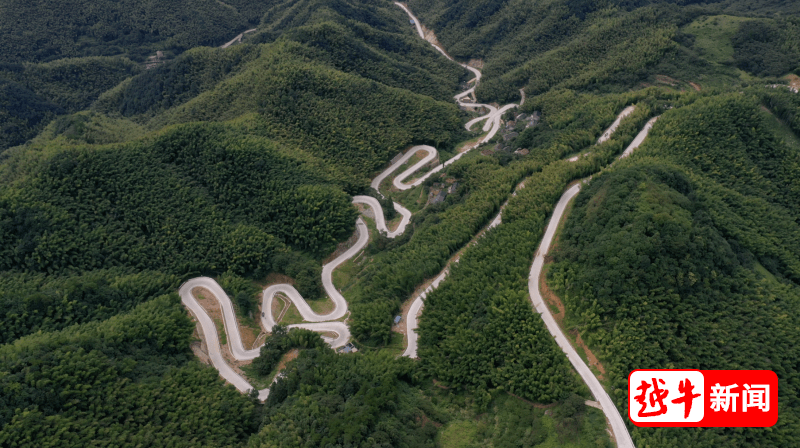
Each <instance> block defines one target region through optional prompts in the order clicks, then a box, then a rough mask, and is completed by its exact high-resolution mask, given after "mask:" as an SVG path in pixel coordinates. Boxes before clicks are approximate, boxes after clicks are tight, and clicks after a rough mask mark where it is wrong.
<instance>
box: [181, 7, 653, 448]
mask: <svg viewBox="0 0 800 448" xmlns="http://www.w3.org/2000/svg"><path fill="white" fill-rule="evenodd" d="M395 4H396V5H398V6H399V7H400V8H402V9H403V10H404V11H405V12H406V13H407V14H408V15H409V17H411V19H412V20H413V21H414V25H415V27H416V29H417V32H418V34H419V35H420V37H421V38H423V39H425V33H424V31H423V29H422V26H421V24H420V22H419V20H418V19H417V18H416V17H415V16H414V15H413V14H412V13H411V11H409V10H408V8H407V7H406V6H405V5H403V4H401V3H398V2H396V3H395ZM240 38H241V37H240V36H237V38H235V39H234V41H235V40H237V39H240ZM234 41H231V42H230V43H233V42H234ZM230 43H229V44H227V45H230ZM431 45H433V46H434V48H436V49H437V50H438V51H439V52H440V53H441V54H443V55H444V56H445V57H447V58H448V59H450V60H451V61H454V60H453V58H451V57H450V56H449V55H448V54H447V53H446V52H445V51H444V50H443V49H442V48H440V47H439V46H438V45H436V44H434V43H432V42H431ZM454 62H456V61H454ZM459 65H461V66H462V67H464V68H465V69H467V70H469V71H471V72H472V73H474V74H475V78H474V79H472V80H470V83H471V84H473V86H472V87H471V88H470V89H468V90H466V91H465V92H462V93H460V94H458V95H456V96H455V97H454V99H455V101H456V102H457V103H458V104H459V105H462V106H468V107H474V108H485V109H487V110H488V111H489V112H488V113H487V114H486V115H484V116H481V117H477V118H475V119H472V120H470V121H469V122H467V124H466V125H465V127H466V128H467V130H470V129H471V128H472V126H474V125H475V124H476V123H479V122H481V121H483V120H486V123H484V126H483V131H484V132H488V134H487V135H486V136H485V137H484V138H482V139H481V140H480V142H479V144H482V143H486V142H488V141H489V140H491V138H492V137H494V135H495V134H496V133H497V132H498V131H499V129H500V125H501V120H502V115H503V113H505V111H507V110H509V109H511V108H514V107H518V105H517V104H507V105H505V106H503V107H500V108H497V107H494V106H491V105H488V104H476V103H474V102H473V103H466V102H464V101H463V100H464V99H465V98H466V97H468V96H474V92H475V88H476V87H477V85H478V83H479V82H480V78H481V72H480V71H479V70H477V69H475V68H474V67H470V66H468V65H466V64H461V63H459ZM521 96H522V101H524V98H525V97H524V91H521ZM632 112H633V106H629V107H628V108H626V109H625V110H623V111H622V113H620V115H619V116H618V117H617V119H616V120H615V121H614V123H613V124H612V125H611V127H609V129H608V130H607V131H606V132H605V133H603V134H602V135H601V137H600V139H599V140H598V144H599V143H602V142H603V141H605V140H607V139H608V138H610V136H611V135H612V134H613V132H614V131H615V130H616V129H617V127H618V126H619V124H620V122H621V121H622V119H623V118H625V117H626V116H627V115H629V114H630V113H632ZM656 119H657V117H656V118H654V119H652V120H650V121H649V122H648V123H647V125H646V126H645V128H644V129H643V130H642V132H641V133H640V134H639V135H638V136H637V137H636V139H635V140H634V142H633V143H631V145H630V146H629V147H628V148H627V149H626V150H625V152H624V153H623V154H622V155H621V156H620V158H624V157H626V156H628V155H629V154H630V153H631V152H632V151H633V150H634V149H635V148H636V147H638V146H639V144H641V143H642V141H644V139H645V138H646V136H647V133H648V132H649V130H650V129H651V128H652V126H653V123H654V122H655V120H656ZM476 146H477V145H476ZM418 151H424V152H426V153H427V154H426V155H425V156H424V157H423V158H422V159H421V160H420V161H418V162H417V163H415V164H414V165H413V166H411V167H409V168H408V169H406V170H404V171H403V172H402V173H400V174H398V175H397V176H396V177H395V178H394V180H393V182H392V184H393V185H394V187H395V188H398V189H400V190H407V189H410V188H413V187H415V186H418V185H420V184H421V183H422V182H424V181H425V179H427V178H428V177H429V176H431V175H432V174H434V173H436V172H439V171H441V170H442V169H444V167H446V166H448V165H449V164H452V163H453V162H455V161H456V160H458V159H459V158H461V157H462V156H463V155H464V154H466V152H463V153H460V154H457V155H456V156H454V157H453V158H451V159H449V160H447V161H446V162H444V163H442V164H440V165H438V166H436V167H434V168H433V169H431V170H430V171H429V172H428V173H426V174H425V175H424V176H422V177H421V178H418V179H416V180H415V181H412V182H409V183H406V182H404V181H405V180H406V179H408V178H409V177H411V176H412V175H413V174H414V173H416V172H418V171H419V170H421V169H422V168H423V167H424V166H426V165H428V164H429V163H430V162H431V161H432V160H434V159H435V158H436V157H438V152H437V151H436V149H435V148H433V147H431V146H427V145H419V146H414V147H412V148H410V149H409V150H408V151H407V152H406V153H405V154H404V155H403V156H402V157H401V158H400V159H399V160H397V161H396V162H394V163H393V164H392V165H391V166H389V167H388V168H387V169H386V170H384V171H383V172H382V173H380V174H379V175H378V176H376V177H375V178H374V179H373V181H372V182H371V187H372V188H373V189H374V190H375V191H377V192H378V193H379V194H380V191H379V188H380V184H381V183H382V182H383V180H384V179H386V178H387V177H388V176H390V175H391V174H392V173H393V172H395V171H396V170H397V169H399V168H400V167H401V166H402V165H403V164H405V163H406V162H407V161H408V160H409V159H411V158H412V157H413V156H414V155H415V154H417V152H418ZM578 157H579V156H576V157H575V158H573V159H574V160H577V159H578ZM573 159H569V160H571V161H574V160H573ZM584 182H586V181H584ZM521 187H522V184H520V185H519V186H518V187H517V188H521ZM579 191H580V184H577V185H575V186H573V187H572V188H570V189H568V190H567V191H566V192H565V193H564V195H563V196H562V197H561V200H559V202H558V204H557V205H556V208H555V210H554V211H553V215H552V217H551V219H550V222H549V224H548V227H547V229H546V232H545V235H544V237H543V239H542V243H541V245H540V247H539V250H538V251H537V253H536V256H535V258H534V261H533V265H532V268H531V273H530V277H529V283H528V288H529V293H530V296H531V301H532V303H533V306H534V307H535V309H536V310H537V311H538V312H539V313H540V314H541V315H542V319H543V320H544V322H545V325H546V326H547V328H548V330H549V331H550V333H551V334H552V335H553V337H554V339H555V341H556V343H557V344H558V345H559V347H561V348H562V350H564V352H565V353H566V355H567V357H568V359H569V360H570V362H571V363H572V365H573V366H574V367H575V369H576V370H577V371H578V373H579V374H580V375H581V378H583V380H584V381H585V382H586V384H587V385H588V386H589V388H590V390H591V391H592V394H593V395H594V396H595V398H596V399H597V401H598V402H599V403H600V406H601V407H602V409H603V412H604V413H605V414H606V417H607V418H608V420H609V422H610V424H611V427H612V430H613V432H614V437H615V438H616V441H617V445H618V446H619V447H623V448H633V447H634V445H633V441H632V439H631V437H630V434H629V433H628V431H627V428H626V426H625V423H624V420H623V419H622V417H621V416H620V414H619V412H618V411H617V409H616V407H615V406H614V404H613V402H612V401H611V399H610V397H609V396H608V394H607V393H606V391H605V390H604V389H603V387H602V385H601V384H600V382H599V381H598V380H597V378H596V377H595V376H594V375H593V374H592V372H591V370H590V369H589V368H588V366H587V365H586V363H584V362H583V360H582V359H581V358H580V356H578V354H577V352H575V350H574V349H573V348H572V346H571V345H570V343H569V340H568V339H567V338H566V337H565V336H564V334H563V332H562V331H561V329H560V328H559V327H558V325H557V323H556V322H555V320H554V319H553V317H552V314H551V313H550V311H549V309H548V307H547V305H546V304H545V303H544V300H543V299H542V296H541V293H540V291H539V278H540V277H541V273H542V267H543V266H544V256H545V255H546V254H547V252H548V251H549V248H550V245H551V244H552V240H553V236H554V235H555V231H556V228H557V227H558V223H559V222H560V220H561V219H562V216H563V214H564V210H565V209H566V206H567V204H568V203H569V201H570V200H571V199H572V198H573V197H574V196H575V195H577V194H578V192H579ZM353 203H356V204H362V205H365V206H367V207H370V208H372V210H373V212H374V216H375V224H376V227H377V229H378V230H379V231H380V232H383V233H385V234H386V235H387V236H388V237H389V238H395V237H397V236H398V235H401V234H402V233H403V232H404V231H405V228H406V226H407V224H408V223H409V221H410V218H411V212H410V211H409V210H407V209H405V208H404V207H402V206H401V205H400V204H398V203H396V202H395V203H394V204H393V205H394V208H395V209H396V210H397V211H398V212H399V213H400V214H401V216H402V219H401V221H400V223H399V224H398V225H397V227H396V228H395V229H394V230H390V229H389V228H388V227H387V225H386V220H385V218H384V213H383V209H382V208H381V205H380V202H379V201H378V200H377V199H375V198H373V197H370V196H354V197H353ZM504 206H505V204H503V207H501V209H500V211H499V212H498V214H497V216H496V217H495V218H494V219H493V220H492V221H491V222H490V224H489V225H487V227H486V228H485V229H484V230H483V231H482V232H481V233H479V235H476V237H475V239H477V238H479V237H480V236H481V235H482V234H483V233H484V232H485V231H487V230H489V229H491V228H493V227H496V226H498V225H500V224H501V223H502V210H503V208H504ZM356 231H357V233H358V238H357V241H356V242H355V243H354V244H353V245H352V246H351V247H350V248H349V249H347V250H346V251H345V252H344V253H342V254H341V255H339V256H338V257H336V258H335V259H334V260H333V261H331V262H330V263H327V264H325V265H324V266H323V269H322V281H323V286H324V288H325V291H326V293H327V294H328V296H329V297H330V299H331V300H332V302H333V303H334V309H333V310H332V311H331V312H330V313H328V314H324V315H323V314H318V313H316V312H314V311H313V310H312V309H311V307H310V306H309V305H308V303H307V302H306V301H305V300H304V299H303V297H302V296H301V295H300V294H299V292H298V291H297V290H296V289H295V288H294V287H293V286H291V285H289V284H278V285H271V286H269V287H267V288H265V290H264V292H263V295H262V307H261V309H262V311H263V312H262V316H261V325H262V327H263V328H264V329H267V330H270V329H271V328H272V327H273V326H274V325H275V319H274V317H273V315H272V304H273V301H274V300H275V298H276V295H277V294H279V293H280V294H283V295H284V296H286V297H287V298H288V299H289V300H291V302H292V303H293V304H294V306H295V307H296V309H297V310H298V312H299V313H300V315H301V316H302V317H303V319H304V320H305V321H307V323H302V324H296V325H290V326H289V327H290V328H306V329H309V330H313V331H319V332H332V333H335V334H336V335H337V337H335V338H330V337H323V338H324V339H325V340H326V342H327V343H329V344H330V345H331V346H332V347H339V346H342V345H344V344H346V343H347V341H348V340H349V338H350V332H349V330H348V327H347V325H346V323H345V322H341V321H338V320H340V319H342V318H343V317H345V315H346V314H347V301H346V300H345V298H344V297H343V296H342V294H341V293H340V292H339V291H338V290H337V289H336V287H335V285H334V284H333V279H332V274H333V271H334V270H335V269H336V268H337V267H338V266H339V265H341V264H342V263H344V262H345V261H347V260H349V259H350V258H352V257H354V256H356V255H357V254H358V253H359V252H360V251H361V250H362V249H363V248H364V247H365V246H366V245H367V244H368V242H369V231H368V228H367V225H366V223H365V222H364V221H363V219H362V218H358V220H357V221H356ZM475 239H473V241H474V240H475ZM457 261H458V259H457V258H456V259H455V260H454V262H457ZM448 272H449V265H447V266H445V268H444V269H443V270H442V272H441V273H440V274H439V275H438V276H436V277H435V278H434V280H433V281H432V282H431V284H430V285H429V286H428V287H427V288H426V289H425V290H424V291H423V292H422V293H420V294H419V295H418V296H417V297H416V298H414V300H413V302H412V305H411V307H410V309H409V311H408V313H407V315H406V326H407V327H406V328H407V335H408V347H407V349H406V351H405V352H404V353H403V356H408V357H412V358H415V357H416V356H417V346H418V344H417V334H416V328H417V324H418V323H417V315H418V314H419V313H420V312H421V310H422V308H423V307H424V299H425V297H426V296H427V294H429V293H430V292H431V291H432V290H433V289H435V288H437V287H438V286H439V284H440V283H441V282H442V281H443V280H444V279H445V278H446V276H447V274H448ZM195 288H205V289H206V290H208V291H209V292H210V293H211V294H212V295H213V296H214V297H215V298H216V300H217V301H218V303H219V306H220V310H221V311H222V315H223V325H224V331H225V333H226V335H227V340H228V344H227V345H228V347H229V349H230V352H231V353H230V354H231V356H232V357H233V358H234V359H236V360H238V361H248V360H252V359H254V358H256V357H257V356H258V355H259V352H260V347H258V348H253V349H246V348H245V347H244V344H243V342H242V339H241V335H240V331H239V327H238V322H237V319H236V315H235V312H234V308H233V304H232V302H231V300H230V298H229V297H228V295H227V294H226V293H225V291H224V290H223V289H222V288H221V287H220V286H219V284H217V282H216V281H214V280H213V279H211V278H208V277H198V278H194V279H191V280H189V281H187V282H186V283H184V284H183V285H181V288H180V290H179V294H180V297H181V301H182V303H183V304H184V305H185V306H186V308H187V309H188V310H189V311H190V312H191V313H192V314H193V315H194V316H195V317H196V318H197V321H198V324H199V325H200V327H201V330H202V335H203V338H204V339H205V342H206V345H207V347H208V354H209V357H210V359H211V362H212V364H213V365H214V367H215V368H216V369H217V370H218V371H219V374H220V376H222V377H223V378H224V379H225V380H226V381H228V382H229V383H231V384H233V385H234V386H235V387H236V388H237V389H238V390H240V391H242V392H244V393H247V392H249V391H251V390H252V389H253V386H252V385H251V384H250V383H249V382H248V381H247V380H246V379H245V378H244V377H242V376H241V375H240V374H239V373H238V372H237V371H236V370H235V369H233V368H232V367H231V366H230V365H229V364H228V363H227V362H226V360H225V357H224V356H223V354H222V347H221V345H220V340H219V335H218V334H217V328H216V326H215V324H214V321H213V319H212V318H211V317H210V316H209V315H208V312H207V311H206V310H205V308H203V307H202V306H201V305H200V304H199V302H198V301H197V299H196V298H195V297H194V295H193V294H192V290H193V289H195ZM268 396H269V389H262V390H259V391H258V397H259V399H260V400H262V401H263V400H266V399H267V397H268Z"/></svg>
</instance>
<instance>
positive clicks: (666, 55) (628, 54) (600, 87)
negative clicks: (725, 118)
mask: <svg viewBox="0 0 800 448" xmlns="http://www.w3.org/2000/svg"><path fill="white" fill-rule="evenodd" d="M698 3H703V5H702V6H700V5H698ZM754 3H756V4H754ZM767 3H768V2H740V1H735V0H733V1H720V2H696V1H691V0H689V1H680V0H678V1H675V0H641V1H629V0H621V1H617V0H615V1H603V2H599V1H561V0H552V1H542V2H533V3H532V2H527V1H523V0H514V1H499V0H498V1H483V2H477V3H476V2H471V1H468V0H461V1H456V2H452V1H443V0H440V1H433V2H430V1H410V2H409V5H410V7H411V8H412V9H413V10H414V11H415V12H416V13H417V14H418V16H419V17H420V18H421V19H422V21H423V22H424V23H425V24H426V25H428V26H429V27H431V28H432V29H434V30H436V32H437V36H438V38H439V40H440V41H441V42H442V43H443V44H444V45H445V47H446V48H447V49H448V51H449V52H450V54H452V55H453V56H454V57H456V58H458V59H463V60H468V59H470V58H482V59H484V60H485V64H484V70H483V72H484V75H485V76H486V77H487V78H488V79H487V80H486V81H485V82H483V83H482V84H481V86H480V87H479V88H478V92H477V93H478V96H479V97H480V98H482V99H486V100H491V99H498V98H499V99H501V100H509V99H513V98H517V97H518V96H519V93H518V90H519V89H520V88H524V89H525V91H526V92H527V93H528V94H529V95H531V94H537V93H543V92H546V91H547V90H548V89H550V88H554V87H568V88H580V89H590V90H595V91H601V92H608V91H612V92H613V91H622V90H623V89H628V88H631V87H635V86H641V84H642V83H649V84H652V83H657V82H663V80H664V79H663V78H661V77H659V75H661V76H668V77H671V78H672V79H673V81H667V82H670V83H672V82H679V81H681V80H682V81H684V82H687V81H691V82H694V83H700V84H706V83H710V84H713V85H719V84H720V83H721V82H722V81H723V80H724V81H725V82H726V83H728V84H730V83H740V82H741V80H740V79H738V78H739V77H738V75H737V73H736V72H735V71H734V70H732V68H733V66H736V65H738V66H740V67H741V68H744V69H746V70H749V71H754V74H762V75H764V74H769V75H782V74H785V72H787V71H789V70H793V69H795V68H798V67H797V65H798V63H799V62H800V60H798V59H797V56H796V55H797V51H798V44H799V43H800V40H798V33H797V25H796V18H794V17H790V18H787V19H777V20H776V19H774V18H770V19H761V20H760V21H758V22H755V21H753V22H745V24H744V25H743V28H742V30H740V31H739V32H738V33H737V35H736V39H735V40H734V44H735V45H736V47H737V51H736V61H735V63H734V61H730V62H731V63H730V64H717V61H715V60H714V59H713V58H712V57H709V55H708V54H704V53H703V51H702V50H703V48H702V46H696V45H695V38H696V37H701V38H702V37H704V36H702V35H699V36H696V33H695V31H694V30H690V29H688V28H687V27H688V26H690V25H691V24H692V23H693V21H696V20H702V19H704V18H705V17H708V16H714V15H717V14H723V13H730V12H735V13H737V14H742V13H746V14H761V15H767V14H771V13H774V12H778V11H780V12H784V11H785V12H787V13H789V12H792V13H794V14H797V13H798V12H800V11H797V7H796V5H793V4H791V3H792V2H783V3H782V4H780V5H777V4H771V5H768V4H767ZM676 4H677V5H681V7H676ZM720 17H722V18H723V20H724V18H726V17H728V16H720ZM737 25H738V24H737ZM756 30H758V31H756ZM704 31H706V30H701V32H704ZM729 42H730V36H727V35H726V36H718V38H717V39H716V40H714V41H713V43H712V45H713V46H714V47H725V46H726V45H730V44H729ZM676 80H677V81H676Z"/></svg>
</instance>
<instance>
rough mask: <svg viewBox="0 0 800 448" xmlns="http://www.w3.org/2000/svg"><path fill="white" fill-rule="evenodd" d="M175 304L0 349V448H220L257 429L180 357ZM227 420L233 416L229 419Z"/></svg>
mask: <svg viewBox="0 0 800 448" xmlns="http://www.w3.org/2000/svg"><path fill="white" fill-rule="evenodd" d="M192 330H193V325H192V324H191V323H190V322H189V320H188V319H187V318H186V316H185V311H184V310H183V307H182V306H181V305H180V301H179V300H178V297H177V295H176V294H171V295H169V296H161V297H158V298H156V299H152V300H150V301H149V302H147V303H145V304H142V305H139V306H138V307H136V308H135V309H134V310H132V311H130V312H128V313H123V314H119V315H117V316H114V317H112V318H110V319H108V320H106V321H104V322H101V323H93V324H85V325H76V326H72V327H70V328H68V329H65V330H61V331H56V332H48V333H39V334H35V335H31V336H26V337H24V338H21V339H18V340H16V341H15V342H13V343H11V344H8V345H4V346H2V348H0V362H2V372H3V374H2V376H0V390H2V391H3V393H2V394H0V444H2V445H4V446H31V447H33V446H89V445H91V444H92V443H94V442H95V441H97V440H102V441H103V443H104V444H109V445H115V446H141V445H148V446H187V447H188V446H221V445H228V444H236V443H241V442H243V441H245V440H246V438H247V436H248V435H249V434H250V433H252V432H253V431H254V430H255V429H256V428H257V426H258V420H257V419H256V416H257V415H258V413H257V412H256V407H255V405H254V404H253V403H252V402H251V401H250V400H249V399H248V398H247V397H246V396H243V395H241V394H240V393H239V392H238V391H236V390H235V389H233V388H232V387H221V385H220V380H219V378H218V376H217V372H216V371H215V370H213V369H209V368H205V367H201V365H200V364H199V363H198V362H197V361H196V360H194V356H193V354H192V353H191V351H189V350H188V342H189V340H190V339H191V334H192ZM232 410H235V412H231V411H232Z"/></svg>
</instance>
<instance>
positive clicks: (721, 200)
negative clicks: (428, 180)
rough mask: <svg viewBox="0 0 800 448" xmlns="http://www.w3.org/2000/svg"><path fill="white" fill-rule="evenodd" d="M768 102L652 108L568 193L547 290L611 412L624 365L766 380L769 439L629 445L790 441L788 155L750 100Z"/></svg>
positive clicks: (651, 436) (663, 433)
mask: <svg viewBox="0 0 800 448" xmlns="http://www.w3.org/2000/svg"><path fill="white" fill-rule="evenodd" d="M773 93H775V94H776V96H777V97H780V92H769V91H764V90H756V91H752V92H750V94H742V93H738V94H729V95H722V96H716V97H714V98H703V99H699V100H698V101H696V102H694V103H693V104H691V105H688V106H686V107H683V108H679V109H675V110H674V111H669V112H667V113H665V114H664V116H663V117H662V118H661V120H659V123H658V126H657V127H656V128H654V129H653V132H652V133H651V136H650V137H649V140H648V141H647V142H646V143H645V144H644V145H643V147H642V148H641V149H640V150H639V152H638V153H637V154H636V155H634V156H633V157H632V158H631V160H630V161H627V162H626V163H621V164H620V165H619V166H618V167H616V168H614V169H613V170H611V171H609V172H607V173H605V174H604V175H602V176H600V177H598V178H596V179H594V180H593V181H592V183H591V184H590V186H589V187H588V188H587V189H586V190H585V191H583V192H581V194H580V195H579V196H578V197H577V199H576V202H575V207H574V209H573V211H572V212H571V214H570V216H569V219H568V220H567V222H566V225H565V228H564V232H563V234H562V236H561V240H560V243H559V246H558V250H557V251H556V253H555V260H556V263H555V264H554V265H553V267H552V269H551V271H550V276H549V282H550V285H551V286H552V287H553V288H554V289H555V290H556V292H557V293H558V294H559V296H560V297H561V298H562V300H563V302H564V305H565V306H566V308H567V314H568V316H570V319H569V321H570V323H569V325H570V326H571V327H573V328H577V329H579V330H580V331H581V334H582V335H583V338H584V339H585V340H587V342H588V343H589V344H590V346H592V347H594V348H596V349H597V351H599V353H601V357H602V359H603V360H604V362H605V365H606V368H607V370H608V371H609V373H610V374H611V377H612V379H611V381H612V387H613V388H615V389H616V390H617V394H618V397H617V400H618V401H617V402H618V404H619V405H620V407H621V408H622V409H624V408H625V404H624V403H626V402H627V401H626V400H627V397H626V394H625V393H624V391H625V390H627V388H626V381H627V375H628V372H630V371H631V370H633V369H647V368H693V369H769V370H773V371H775V372H776V373H777V374H778V377H779V379H780V388H779V393H780V403H779V407H780V413H781V417H780V419H779V421H778V425H777V426H776V427H775V428H773V429H772V430H767V431H765V430H763V429H758V428H755V429H748V430H745V431H744V432H738V431H737V432H734V431H731V430H725V429H717V430H703V431H697V432H695V431H687V430H674V429H645V428H639V429H637V430H636V431H635V432H634V439H635V440H637V441H638V443H639V444H642V445H645V444H650V445H657V446H672V444H677V445H685V444H688V443H691V444H692V445H694V446H716V445H719V444H723V443H724V444H727V445H730V446H786V445H792V444H794V441H796V440H798V437H800V434H798V432H797V428H798V416H797V408H796V402H797V395H798V387H800V384H798V382H797V378H798V372H797V359H798V356H800V353H798V352H797V347H796V345H795V344H794V342H793V341H796V340H797V339H798V337H800V334H798V328H799V327H798V322H797V316H798V311H800V308H798V307H800V287H799V286H798V283H797V282H798V276H797V269H798V261H800V260H798V258H797V254H798V253H800V252H798V247H800V246H798V241H799V240H798V235H800V227H798V219H799V218H800V215H798V213H797V210H798V205H797V200H798V195H797V192H798V188H797V185H796V183H797V173H798V167H800V165H798V161H800V152H798V147H797V146H796V145H792V144H790V143H788V142H786V141H785V140H782V139H781V138H780V136H779V135H776V134H775V133H774V130H773V128H776V129H780V127H779V126H783V125H781V124H779V123H778V122H777V120H776V118H775V117H774V116H773V115H771V114H770V113H769V112H765V111H762V110H759V102H758V100H757V98H758V97H757V96H756V95H754V94H760V95H762V96H763V97H765V98H769V97H771V96H772V94H773ZM773 123H775V124H776V125H777V126H773ZM790 135H791V134H790ZM793 138H795V139H796V137H793ZM667 440H673V441H674V442H667ZM690 440H691V442H690Z"/></svg>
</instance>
